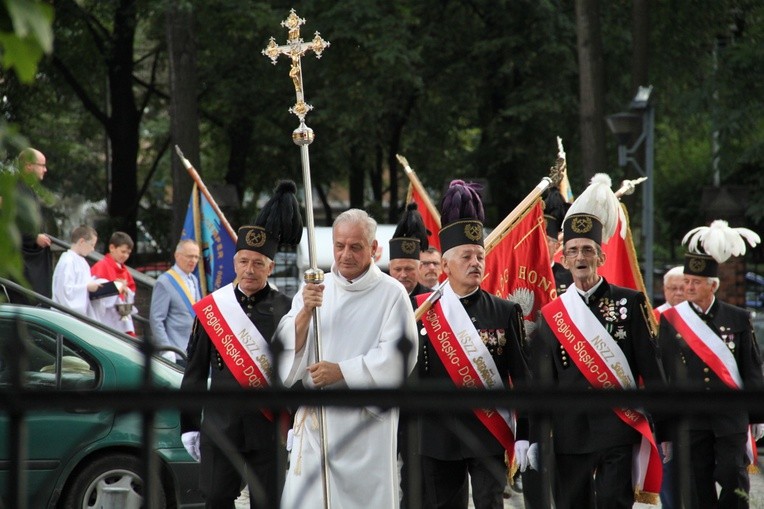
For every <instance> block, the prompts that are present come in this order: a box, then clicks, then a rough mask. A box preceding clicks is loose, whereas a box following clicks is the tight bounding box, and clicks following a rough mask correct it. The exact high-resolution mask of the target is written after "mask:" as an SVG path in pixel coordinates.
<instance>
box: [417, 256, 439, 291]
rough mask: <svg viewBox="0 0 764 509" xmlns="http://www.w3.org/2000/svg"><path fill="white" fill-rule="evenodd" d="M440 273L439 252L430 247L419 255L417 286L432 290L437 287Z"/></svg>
mask: <svg viewBox="0 0 764 509" xmlns="http://www.w3.org/2000/svg"><path fill="white" fill-rule="evenodd" d="M442 273H443V267H442V266H441V257H440V251H438V250H437V249H436V248H434V247H432V246H430V247H428V248H427V249H426V250H424V251H421V252H420V253H419V284H421V285H422V286H424V287H426V288H429V289H433V288H435V287H436V286H437V285H438V278H440V275H441V274H442Z"/></svg>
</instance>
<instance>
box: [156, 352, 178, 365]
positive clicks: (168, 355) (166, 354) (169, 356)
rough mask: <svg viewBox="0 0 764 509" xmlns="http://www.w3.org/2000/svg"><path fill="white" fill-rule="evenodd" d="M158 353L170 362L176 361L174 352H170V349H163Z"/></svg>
mask: <svg viewBox="0 0 764 509" xmlns="http://www.w3.org/2000/svg"><path fill="white" fill-rule="evenodd" d="M159 355H161V356H162V357H164V358H165V359H167V360H168V361H170V362H176V360H175V352H172V351H170V350H163V351H162V353H160V354H159Z"/></svg>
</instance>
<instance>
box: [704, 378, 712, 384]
mask: <svg viewBox="0 0 764 509" xmlns="http://www.w3.org/2000/svg"><path fill="white" fill-rule="evenodd" d="M703 381H704V382H706V383H708V382H710V381H711V379H710V378H708V377H706V378H704V379H703Z"/></svg>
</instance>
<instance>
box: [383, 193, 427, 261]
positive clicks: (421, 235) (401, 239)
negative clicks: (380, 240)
mask: <svg viewBox="0 0 764 509" xmlns="http://www.w3.org/2000/svg"><path fill="white" fill-rule="evenodd" d="M428 246H429V243H428V242H427V228H425V227H424V220H423V219H422V214H420V213H419V210H417V204H416V203H413V202H412V203H409V204H408V206H406V210H404V211H403V215H402V216H401V220H400V221H399V222H398V226H396V227H395V232H393V238H391V239H390V259H391V260H396V259H399V258H410V259H412V260H419V253H420V252H422V251H427V247H428Z"/></svg>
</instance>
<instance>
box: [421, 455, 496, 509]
mask: <svg viewBox="0 0 764 509" xmlns="http://www.w3.org/2000/svg"><path fill="white" fill-rule="evenodd" d="M422 473H423V476H424V504H423V506H424V507H425V508H427V509H466V508H467V505H468V497H469V486H468V485H467V479H468V476H467V474H468V473H469V478H470V479H471V481H472V501H473V503H474V504H475V509H502V508H503V507H504V486H506V485H507V467H506V465H505V464H504V455H503V454H501V455H498V456H487V457H483V458H466V459H461V460H455V461H445V460H438V459H435V458H430V457H427V456H422Z"/></svg>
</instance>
